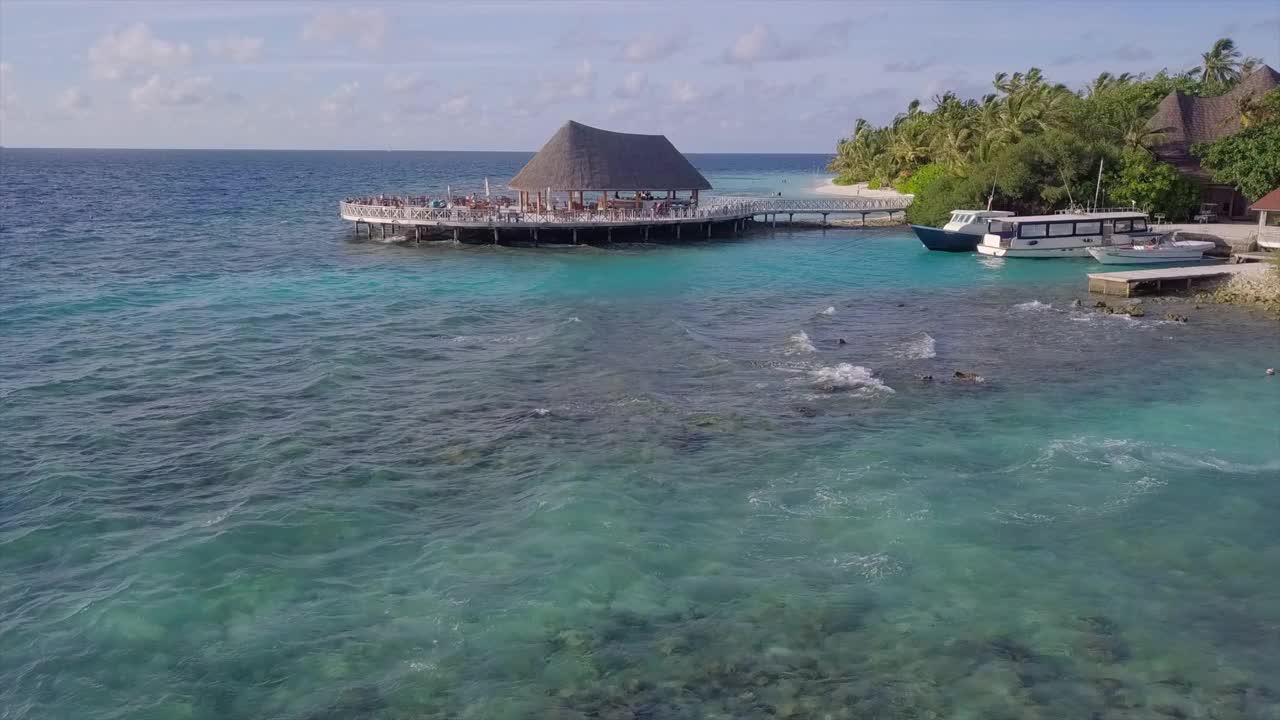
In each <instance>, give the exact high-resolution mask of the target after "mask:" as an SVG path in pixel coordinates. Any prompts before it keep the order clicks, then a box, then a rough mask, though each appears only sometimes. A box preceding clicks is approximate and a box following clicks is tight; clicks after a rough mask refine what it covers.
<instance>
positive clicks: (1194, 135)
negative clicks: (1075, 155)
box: [1147, 65, 1280, 180]
mask: <svg viewBox="0 0 1280 720" xmlns="http://www.w3.org/2000/svg"><path fill="white" fill-rule="evenodd" d="M1278 87H1280V73H1277V72H1276V71H1275V70H1272V69H1271V68H1270V67H1268V66H1266V65H1263V66H1262V67H1260V68H1258V69H1257V70H1254V71H1253V72H1252V73H1249V75H1248V76H1246V77H1245V78H1243V79H1241V80H1240V82H1239V83H1237V84H1236V86H1235V87H1233V88H1231V90H1229V91H1227V92H1226V93H1224V94H1222V95H1219V96H1218V97H1208V98H1203V97H1192V96H1190V95H1184V94H1182V93H1180V92H1177V91H1174V92H1171V93H1169V95H1168V96H1167V97H1165V99H1163V100H1161V101H1160V104H1159V105H1158V106H1156V113H1155V115H1153V116H1152V117H1151V120H1149V121H1148V122H1147V127H1148V128H1150V129H1152V130H1159V131H1161V133H1163V137H1162V138H1161V140H1160V143H1159V144H1158V145H1157V146H1156V147H1155V152H1156V156H1157V157H1159V158H1160V159H1161V160H1163V161H1165V162H1167V163H1169V164H1171V165H1173V166H1174V167H1176V168H1178V170H1180V171H1182V172H1184V173H1186V174H1188V175H1194V176H1195V177H1197V178H1199V179H1201V180H1208V179H1209V173H1208V172H1207V171H1205V170H1204V169H1203V168H1201V167H1200V161H1199V160H1197V159H1196V158H1195V157H1194V156H1193V155H1192V154H1191V146H1192V145H1195V144H1196V143H1202V142H1214V141H1215V140H1221V139H1222V138H1225V137H1230V136H1232V135H1235V134H1236V133H1238V132H1240V128H1241V125H1240V101H1241V100H1242V99H1244V98H1246V97H1249V96H1256V95H1263V94H1265V93H1268V92H1270V91H1272V90H1275V89H1276V88H1278Z"/></svg>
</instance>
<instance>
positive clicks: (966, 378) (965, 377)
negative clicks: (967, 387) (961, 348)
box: [951, 370, 986, 383]
mask: <svg viewBox="0 0 1280 720" xmlns="http://www.w3.org/2000/svg"><path fill="white" fill-rule="evenodd" d="M951 377H952V378H953V379H955V380H957V381H960V382H974V383H980V382H986V378H984V377H982V376H981V375H979V374H978V373H976V372H966V371H964V370H957V371H956V373H955V375H952V376H951Z"/></svg>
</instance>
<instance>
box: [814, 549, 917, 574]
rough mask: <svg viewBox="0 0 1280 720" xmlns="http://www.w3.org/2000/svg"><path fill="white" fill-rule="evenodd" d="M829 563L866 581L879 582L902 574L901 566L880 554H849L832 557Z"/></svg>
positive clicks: (890, 557) (888, 556)
mask: <svg viewBox="0 0 1280 720" xmlns="http://www.w3.org/2000/svg"><path fill="white" fill-rule="evenodd" d="M831 562H832V563H833V564H834V565H836V566H837V567H839V568H842V569H845V570H854V571H855V572H857V573H859V574H861V575H862V576H863V577H865V578H866V579H868V580H879V579H881V578H884V577H887V576H890V575H897V574H898V573H900V572H902V564H901V563H899V562H898V561H897V560H895V559H894V558H893V557H892V556H890V555H888V554H886V553H882V552H877V553H867V554H865V555H863V554H859V553H850V554H848V555H845V556H843V557H833V558H831Z"/></svg>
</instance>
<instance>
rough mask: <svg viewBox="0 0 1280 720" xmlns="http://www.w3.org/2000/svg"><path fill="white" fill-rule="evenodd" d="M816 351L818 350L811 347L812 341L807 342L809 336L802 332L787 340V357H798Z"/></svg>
mask: <svg viewBox="0 0 1280 720" xmlns="http://www.w3.org/2000/svg"><path fill="white" fill-rule="evenodd" d="M817 351H818V348H816V347H814V346H813V341H811V340H809V334H808V333H806V332H805V331H803V330H801V331H800V332H798V333H796V334H795V335H792V336H791V337H789V338H787V350H786V354H787V355H800V354H802V353H811V352H817Z"/></svg>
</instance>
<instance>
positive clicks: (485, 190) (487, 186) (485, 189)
mask: <svg viewBox="0 0 1280 720" xmlns="http://www.w3.org/2000/svg"><path fill="white" fill-rule="evenodd" d="M484 196H485V197H489V178H487V177H486V178H485V179H484Z"/></svg>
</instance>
